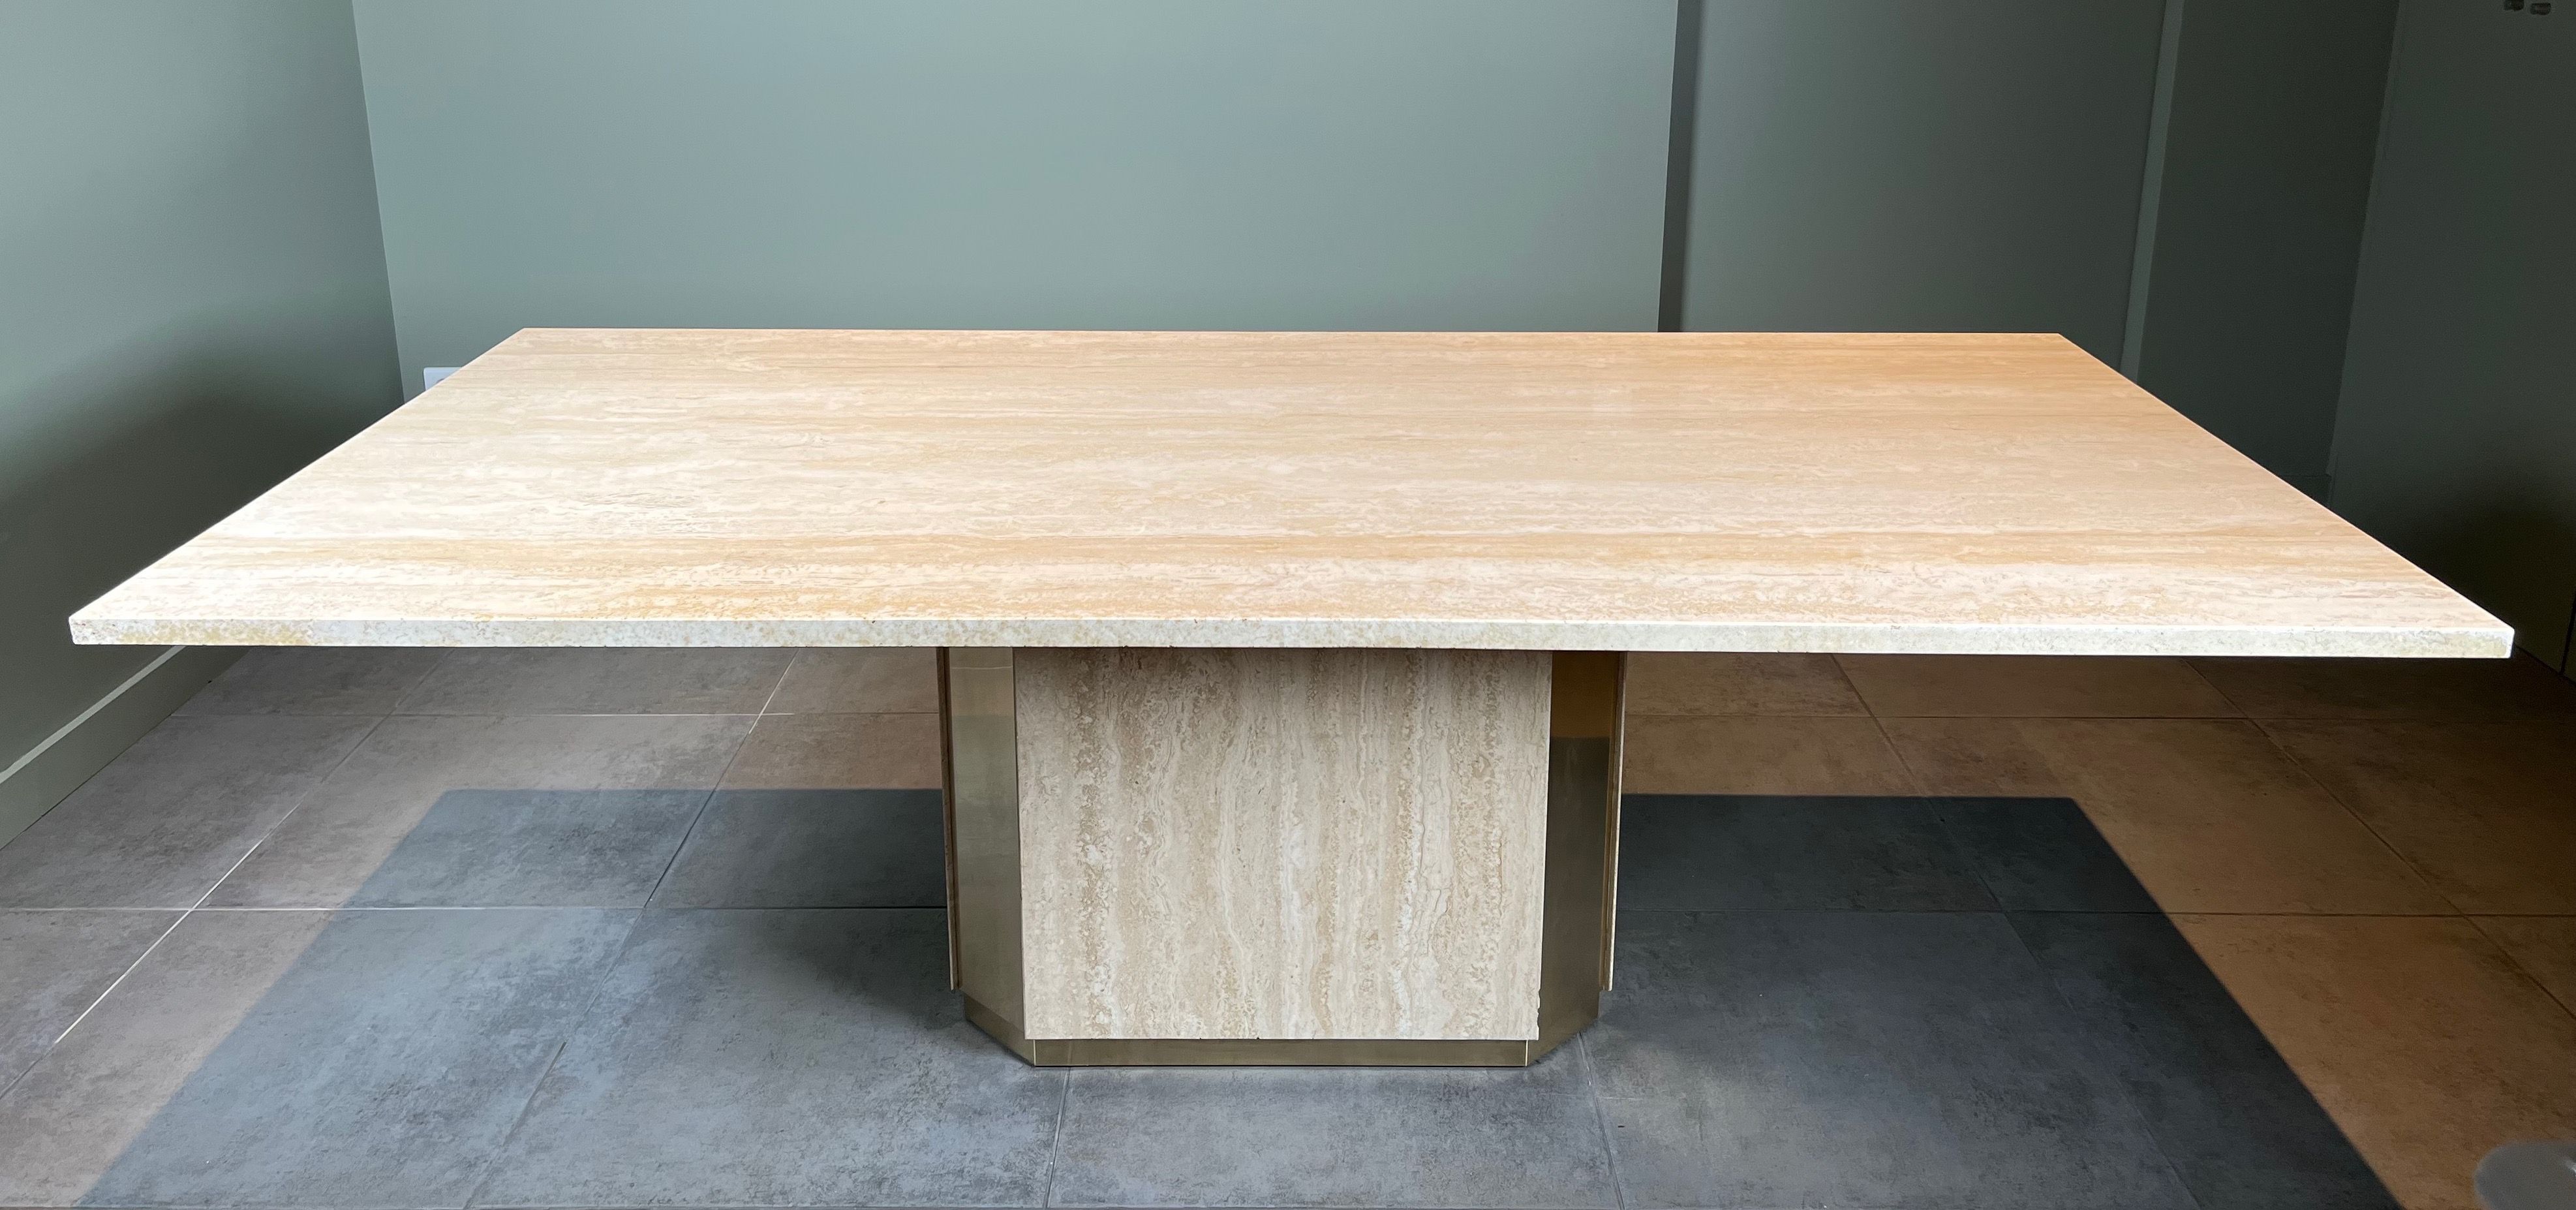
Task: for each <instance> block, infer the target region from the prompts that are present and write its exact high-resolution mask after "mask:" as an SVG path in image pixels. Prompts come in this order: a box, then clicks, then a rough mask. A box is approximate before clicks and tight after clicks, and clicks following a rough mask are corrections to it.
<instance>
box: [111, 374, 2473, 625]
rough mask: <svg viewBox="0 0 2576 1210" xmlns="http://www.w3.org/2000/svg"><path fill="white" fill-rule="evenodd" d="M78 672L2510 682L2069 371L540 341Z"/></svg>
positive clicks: (2415, 587)
mask: <svg viewBox="0 0 2576 1210" xmlns="http://www.w3.org/2000/svg"><path fill="white" fill-rule="evenodd" d="M72 626H73V632H74V634H75V636H76V637H78V638H79V639H81V640H82V641H84V642H121V643H237V644H329V643H348V644H384V645H405V644H423V645H604V646H760V645H811V646H880V645H886V646H891V645H919V646H934V645H949V646H1114V645H1138V646H1206V647H1215V646H1252V647H1339V646H1360V647H1366V646H1382V647H1407V646H1412V647H1481V648H1524V649H1557V650H1732V651H1837V652H1871V651H1878V652H1960V653H2007V652H2029V653H2060V654H2272V655H2412V656H2438V655H2453V656H2461V655H2474V656H2488V655H2503V654H2505V653H2506V650H2507V639H2508V631H2507V630H2506V628H2505V627H2504V626H2503V625H2502V624H2501V623H2499V622H2497V621H2496V620H2495V619H2494V618H2492V617H2490V616H2488V615H2487V614H2486V613H2484V612H2483V611H2481V610H2479V609H2477V608H2476V607H2474V606H2472V605H2470V604H2469V603H2468V602H2467V601H2465V600H2462V599H2461V598H2459V597H2458V596H2456V595H2454V594H2453V593H2451V592H2449V591H2448V590H2447V589H2444V588H2443V587H2442V586H2441V585H2439V584H2437V583H2436V582H2434V581H2433V580H2432V579H2430V578H2429V577H2427V576H2425V575H2424V574H2422V573H2421V572H2418V571H2417V570H2415V569H2414V568H2413V567H2411V566H2408V565H2407V564H2406V563H2405V562H2404V561H2402V560H2400V559H2399V558H2397V557H2396V556H2395V555H2393V554H2391V553H2390V552H2389V551H2387V550H2386V549H2384V548H2382V547H2381V546H2379V545H2378V544H2377V543H2375V542H2373V541H2371V540H2370V539H2368V538H2366V537H2364V536H2363V535H2362V534H2360V533H2359V532H2358V531H2356V530H2354V529H2352V528H2351V527H2350V526H2347V525H2345V524H2344V523H2343V522H2341V521H2340V520H2338V519H2336V518H2335V517H2334V516H2333V515H2331V514H2329V513H2328V512H2326V511H2325V510H2324V509H2323V508H2321V507H2319V506H2317V505H2316V504H2314V503H2312V502H2310V501H2309V500H2307V499H2306V498H2305V497H2303V496H2301V495H2299V494H2298V493H2297V492H2296V491H2294V490H2292V489H2291V488H2290V487H2288V486H2287V485H2285V484H2283V483H2281V482H2280V481H2278V480H2276V479H2274V478H2273V477H2272V476H2270V475H2268V474H2266V473H2264V472H2263V471H2262V470H2260V469H2259V468H2257V467H2256V466H2255V465H2254V464H2253V463H2251V462H2249V461H2247V460H2246V459H2244V458H2243V457H2241V456H2239V455H2237V454H2236V453H2234V452H2233V451H2231V450H2229V449H2228V448H2227V447H2226V446H2225V445H2223V444H2221V443H2220V442H2219V441H2218V440H2217V439H2215V438H2213V437H2211V436H2209V435H2208V434H2207V433H2205V432H2203V431H2202V430H2200V429H2199V428H2197V427H2195V426H2193V425H2192V424H2191V423H2190V422H2188V421H2186V420H2184V419H2183V418H2182V417H2181V416H2180V415H2178V414H2176V413H2175V412H2174V411H2173V410H2172V409H2170V408H2167V407H2166V406H2164V405H2163V404H2162V403H2159V402H2157V401H2156V400H2155V399H2153V398H2151V397H2150V396H2148V395H2147V394H2146V393H2144V392H2143V391H2140V390H2139V389H2137V388H2136V387H2134V386H2132V385H2130V384H2129V383H2128V382H2127V381H2126V380H2124V379H2122V378H2121V377H2120V376H2119V375H2118V374H2116V373H2114V372H2112V371H2111V370H2110V369H2109V368H2108V367H2106V366H2104V365H2102V364H2101V363H2100V362H2098V361H2095V360H2094V359H2093V358H2091V357H2089V356H2086V355H2085V354H2084V353H2083V352H2081V351H2079V350H2078V349H2076V348H2075V347H2074V346H2073V345H2071V344H2069V343H2067V342H2066V341H2065V340H2063V339H2061V338H2059V337H2055V336H2037V335H1764V334H1722V333H1689V334H1684V333H1522V334H1496V333H1446V334H1442V333H1432V334H1420V333H1414V334H1387V333H1375V334H1372V333H1206V332H1201V333H1114V332H1110V333H1065V332H1053V333H1049V332H780V331H668V330H569V329H556V330H529V331H524V332H521V333H519V334H518V335H516V336H513V337H511V338H510V339H509V340H507V341H505V342H503V343H502V344H501V345H500V346H499V347H498V348H495V349H494V350H492V351H491V352H489V353H487V354H485V355H484V356H482V357H480V358H477V359H476V360H475V361H474V363H473V364H471V365H469V366H467V367H465V368H464V369H463V370H462V371H460V372H459V373H457V374H456V375H455V376H454V377H451V378H449V379H448V380H447V381H445V382H444V383H442V384H440V385H439V386H438V387H436V388H433V389H432V390H430V391H429V392H427V393H426V394H424V395H422V396H421V397H420V398H419V399H417V400H415V401H413V402H412V403H411V404H409V405H408V406H406V407H404V408H402V409H401V410H399V411H397V412H395V413H394V414H393V415H391V416H389V417H387V418H386V419H385V420H384V421H382V422H380V423H378V424H377V425H376V426H375V427H373V428H371V429H369V430H368V431H367V432H365V433H363V434H361V435H360V436H359V437H357V438H356V439H354V440H352V441H351V442H349V443H348V444H347V445H344V446H342V447H341V448H340V449H338V450H336V451H334V452H332V453H331V454H330V455H328V456H326V457H324V458H323V459H322V460H320V461H319V462H317V463H315V464H314V465H313V466H311V467H310V468H307V469H306V470H305V471H304V472H302V473H301V474H299V475H297V476H295V477H294V478H293V479H290V480H288V481H287V482H286V483H285V484H283V485H281V486H280V487H278V488H277V489H276V490H274V491H272V492H270V493H269V494H268V495H266V496H264V497H262V498H261V499H260V500H258V501H257V502H255V503H253V504H252V505H250V506H249V507H247V508H245V509H243V510H242V511H241V512H240V513H238V514H236V515H234V516H233V517H231V518H229V519H227V520H225V521H224V522H223V523H222V524H220V525H217V526H216V527H215V528H214V529H212V530H210V531H208V532H207V533H206V534H205V535H203V536H201V537H199V538H197V539H196V540H195V541H193V542H190V543H189V544H188V545H187V546H185V547H182V548H181V549H180V550H179V551H177V552H176V553H174V554H172V555H171V556H170V557H168V558H166V559H164V560H162V561H161V562H160V563H158V564H156V565H154V566H153V567H151V568H150V569H148V570H146V571H145V572H143V573H142V574H140V575H138V576H136V577H135V578H134V579H133V580H131V581H129V582H127V583H126V584H125V585H123V586H122V587H120V588H118V589H116V590H115V591H113V592H111V593H109V594H108V595H107V596H106V597H105V598H103V599H101V600H100V601H98V602H96V603H94V604H92V605H91V606H89V607H88V608H87V609H84V610H82V611H81V612H80V613H79V614H78V615H76V616H75V617H74V619H73V623H72Z"/></svg>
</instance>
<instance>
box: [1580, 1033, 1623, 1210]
mask: <svg viewBox="0 0 2576 1210" xmlns="http://www.w3.org/2000/svg"><path fill="white" fill-rule="evenodd" d="M1594 1024H1596V1025H1597V1024H1599V1022H1598V1021H1595V1022H1594ZM1591 1032H1592V1030H1591V1029H1590V1027H1588V1026H1587V1027H1586V1028H1583V1029H1579V1030H1576V1031H1575V1033H1574V1060H1575V1062H1576V1064H1578V1065H1579V1066H1580V1067H1581V1068H1582V1070H1583V1091H1584V1092H1585V1093H1586V1094H1588V1095H1589V1096H1590V1098H1591V1100H1592V1125H1593V1127H1594V1128H1595V1129H1597V1130H1599V1131H1600V1133H1601V1162H1602V1163H1604V1164H1607V1165H1609V1167H1610V1200H1611V1202H1612V1204H1614V1205H1616V1206H1617V1207H1618V1208H1619V1210H1628V1207H1629V1205H1630V1203H1631V1199H1630V1198H1629V1196H1628V1178H1627V1177H1626V1176H1625V1175H1622V1174H1621V1173H1620V1171H1619V1145H1618V1144H1617V1143H1614V1142H1612V1141H1611V1139H1610V1107H1609V1106H1607V1105H1604V1104H1602V1103H1601V1099H1602V1098H1601V1081H1600V1079H1599V1078H1598V1077H1597V1076H1596V1074H1595V1073H1594V1071H1593V1068H1592V1044H1591V1043H1590V1042H1588V1041H1586V1040H1585V1039H1584V1035H1585V1034H1588V1033H1591Z"/></svg>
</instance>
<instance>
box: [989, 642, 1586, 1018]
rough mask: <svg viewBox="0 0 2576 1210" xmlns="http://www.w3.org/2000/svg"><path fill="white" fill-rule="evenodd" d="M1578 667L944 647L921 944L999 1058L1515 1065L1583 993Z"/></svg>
mask: <svg viewBox="0 0 2576 1210" xmlns="http://www.w3.org/2000/svg"><path fill="white" fill-rule="evenodd" d="M1623 669H1624V657H1622V656H1620V655H1617V654H1609V653H1557V654H1549V653H1545V652H1524V651H1406V650H1362V649H1329V650H1278V649H1241V650H1200V649H1175V648H1103V649H1082V648H1047V649H1020V650H1008V649H995V648H960V649H951V650H949V651H947V652H946V653H944V655H943V658H942V661H941V671H940V679H941V685H942V694H943V698H942V700H943V713H944V716H945V719H946V728H945V738H946V745H947V769H948V791H949V792H948V804H949V845H948V854H949V939H950V951H951V969H952V972H953V976H954V980H955V982H956V984H957V986H958V987H959V989H961V990H962V991H964V992H965V994H966V1000H967V1013H968V1015H969V1017H970V1018H971V1019H972V1020H974V1022H975V1023H976V1024H977V1025H979V1026H981V1027H982V1028H984V1029H985V1030H986V1031H987V1032H990V1033H991V1034H993V1035H994V1036H995V1037H997V1038H999V1039H1001V1040H1002V1041H1003V1043H1004V1044H1006V1045H1008V1046H1010V1047H1011V1048H1012V1049H1013V1050H1016V1051H1018V1052H1019V1053H1020V1054H1021V1055H1022V1056H1024V1057H1026V1058H1028V1059H1029V1060H1030V1061H1031V1062H1034V1063H1041V1064H1048V1065H1088V1064H1124V1063H1224V1064H1234V1063H1244V1064H1253V1063H1316V1064H1323V1063H1333V1064H1344V1063H1347V1064H1440V1065H1460V1066H1498V1065H1515V1064H1522V1063H1527V1062H1529V1061H1531V1060H1532V1059H1534V1058H1536V1057H1537V1056H1538V1055H1540V1054H1543V1053H1545V1052H1546V1051H1547V1050H1549V1049H1550V1048H1552V1047H1554V1046H1555V1045H1556V1044H1557V1043H1559V1042H1562V1041H1564V1040H1565V1039H1566V1038H1569V1037H1572V1036H1573V1035H1574V1033H1575V1032H1576V1031H1578V1030H1580V1029H1582V1028H1583V1026H1585V1025H1586V1024H1589V1023H1590V1022H1591V1020H1592V1019H1593V1017H1594V1016H1595V1015H1596V1014H1597V1012H1598V1011H1599V1003H1600V993H1601V989H1602V988H1603V987H1604V986H1606V985H1607V983H1608V980H1609V954H1610V904H1611V899H1612V895H1613V887H1612V879H1613V877H1614V872H1615V865H1616V852H1615V838H1616V835H1617V827H1618V821H1617V807H1618V768H1619V762H1618V748H1619V724H1620V683H1621V676H1622V672H1623Z"/></svg>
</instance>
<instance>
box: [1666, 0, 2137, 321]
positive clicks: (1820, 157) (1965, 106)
mask: <svg viewBox="0 0 2576 1210" xmlns="http://www.w3.org/2000/svg"><path fill="white" fill-rule="evenodd" d="M2163 13H2164V0H2082V2H2081V3H2068V2H2067V0H1866V2H1845V3H1818V2H1817V0H1714V2H1712V3H1709V4H1708V5H1707V6H1706V9H1705V22H1704V24H1703V27H1702V30H1701V38H1700V48H1699V50H1700V62H1699V77H1698V79H1699V95H1698V104H1697V107H1696V114H1695V125H1696V130H1695V132H1694V134H1695V139H1694V143H1693V153H1692V165H1693V173H1692V177H1693V180H1692V185H1691V212H1690V229H1689V236H1688V245H1687V255H1686V262H1687V266H1688V276H1687V281H1686V288H1685V291H1684V300H1683V314H1682V322H1683V326H1684V327H1686V328H1690V329H1693V330H1700V331H1716V330H1763V329H1793V330H1827V331H1852V330H1861V331H1866V330H1872V329H1880V330H1893V331H1911V330H1926V329H1952V330H1972V331H1996V330H2004V331H2048V332H2063V333H2065V334H2066V335H2067V336H2069V337H2071V338H2072V339H2074V340H2075V341H2076V343H2078V344H2081V345H2083V346H2084V347H2085V348H2087V349H2089V350H2091V351H2092V352H2093V353H2094V354H2095V355H2096V356H2099V357H2102V358H2103V359H2104V360H2107V361H2112V362H2117V361H2118V359H2119V354H2120V345H2121V340H2122V337H2123V326H2124V323H2125V321H2126V317H2127V313H2128V298H2129V278H2130V263H2131V261H2132V259H2133V255H2134V248H2135V244H2136V239H2137V214H2138V200H2139V196H2140V186H2141V180H2142V177H2143V174H2144V171H2145V164H2146V158H2147V130H2148V125H2149V118H2150V116H2151V112H2152V109H2153V99H2154V93H2155V77H2156V63H2157V52H2158V47H2159V44H2160V39H2161V31H2162V23H2163Z"/></svg>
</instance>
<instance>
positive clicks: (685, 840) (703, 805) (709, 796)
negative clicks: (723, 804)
mask: <svg viewBox="0 0 2576 1210" xmlns="http://www.w3.org/2000/svg"><path fill="white" fill-rule="evenodd" d="M795 667H796V658H795V657H794V656H789V657H788V659H787V663H786V664H784V665H782V666H780V668H779V669H778V679H777V680H775V681H772V682H770V683H769V696H767V697H764V698H762V699H760V709H759V710H758V711H757V712H755V713H754V714H752V715H751V725H750V726H747V727H744V728H743V729H742V739H741V740H739V741H737V742H736V743H735V744H734V746H733V755H731V756H728V757H726V758H725V763H724V768H722V769H718V770H716V778H715V781H716V784H714V785H712V786H709V787H707V793H706V797H704V798H701V799H699V800H698V812H697V814H695V815H691V816H690V817H689V827H688V830H687V831H684V832H682V833H680V843H678V844H676V845H673V846H671V856H670V857H669V858H668V859H667V860H665V861H663V863H662V872H661V873H659V874H656V875H654V876H653V887H652V889H651V890H648V891H646V892H644V902H643V903H642V904H640V905H638V907H637V908H636V910H637V911H639V912H642V911H649V910H651V908H652V906H653V900H654V898H655V897H656V896H659V895H660V894H661V893H662V884H663V883H664V882H667V881H669V880H670V877H671V871H672V870H673V869H674V868H676V867H678V866H679V864H680V854H682V853H685V852H688V851H689V842H690V841H691V840H694V839H696V838H697V835H698V825H699V824H702V823H704V822H706V818H707V808H708V807H710V806H712V805H714V803H715V801H716V795H717V794H718V793H720V792H722V791H723V789H724V784H725V780H726V779H727V778H730V777H732V776H733V767H734V766H735V765H736V764H739V763H740V762H741V761H742V753H743V749H745V748H748V747H750V746H751V737H752V735H753V734H754V733H756V732H758V731H759V730H760V720H762V719H764V718H767V717H769V707H770V704H771V703H773V702H776V701H777V700H778V693H779V691H780V690H782V689H785V688H786V687H787V674H788V673H789V672H790V671H792V670H794V668H795ZM701 717H704V716H701ZM724 717H728V718H739V717H741V716H740V715H726V716H724ZM637 919H638V920H639V921H640V920H641V919H642V917H641V916H638V917H637Z"/></svg>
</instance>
